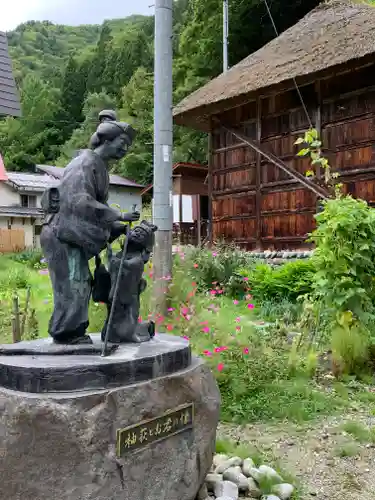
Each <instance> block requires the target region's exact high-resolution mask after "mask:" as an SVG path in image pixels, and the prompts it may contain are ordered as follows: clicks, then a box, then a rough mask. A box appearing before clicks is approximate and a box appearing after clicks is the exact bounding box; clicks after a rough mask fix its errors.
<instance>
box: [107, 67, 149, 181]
mask: <svg viewBox="0 0 375 500" xmlns="http://www.w3.org/2000/svg"><path fill="white" fill-rule="evenodd" d="M153 88H154V80H153V75H152V73H149V72H148V71H147V70H146V68H142V67H141V68H138V69H137V70H136V71H135V73H134V75H133V76H132V78H131V79H130V81H129V83H128V85H126V86H125V87H124V88H123V91H122V108H121V111H120V116H121V118H122V119H124V120H126V121H128V122H129V123H131V125H132V126H133V127H134V128H135V129H136V130H137V137H136V139H135V142H134V144H133V145H132V147H131V149H130V151H129V153H128V154H127V155H126V157H125V158H124V159H123V160H122V161H121V162H120V164H119V165H118V166H115V168H116V170H117V172H118V173H120V174H122V175H125V176H126V177H129V178H131V179H133V180H136V181H138V182H139V183H141V184H148V183H150V182H151V181H152V162H153Z"/></svg>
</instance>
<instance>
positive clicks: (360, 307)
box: [309, 196, 375, 371]
mask: <svg viewBox="0 0 375 500" xmlns="http://www.w3.org/2000/svg"><path fill="white" fill-rule="evenodd" d="M316 221H317V228H316V230H315V231H314V232H313V233H312V235H311V237H310V241H312V242H314V243H315V246H316V250H315V252H314V255H313V257H312V262H313V264H314V267H315V269H316V273H315V275H314V282H313V293H312V295H311V297H310V299H309V303H310V304H312V306H311V307H312V308H315V309H316V307H319V308H320V314H321V316H323V322H324V323H325V329H326V331H329V332H333V336H332V341H333V347H334V355H335V356H336V358H337V360H338V361H340V362H341V363H343V367H344V370H347V371H352V370H355V369H356V368H359V367H360V365H362V364H363V363H365V362H366V360H367V357H368V348H367V347H368V346H369V345H371V344H373V342H374V339H373V334H372V331H373V326H374V324H375V308H374V304H375V302H374V301H375V281H374V276H375V246H374V245H373V244H372V242H373V241H374V238H375V210H374V209H373V208H371V207H369V206H368V205H367V203H366V202H365V201H363V200H355V199H353V198H352V197H351V196H345V197H342V196H340V197H338V198H336V199H332V200H328V201H326V202H324V203H323V211H322V212H320V213H319V214H318V215H316ZM360 360H361V363H359V361H360Z"/></svg>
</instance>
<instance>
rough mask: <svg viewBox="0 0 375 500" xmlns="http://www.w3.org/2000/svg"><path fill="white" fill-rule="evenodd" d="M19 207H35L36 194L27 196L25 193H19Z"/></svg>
mask: <svg viewBox="0 0 375 500" xmlns="http://www.w3.org/2000/svg"><path fill="white" fill-rule="evenodd" d="M21 207H23V208H35V207H36V196H33V195H31V196H29V195H27V194H21Z"/></svg>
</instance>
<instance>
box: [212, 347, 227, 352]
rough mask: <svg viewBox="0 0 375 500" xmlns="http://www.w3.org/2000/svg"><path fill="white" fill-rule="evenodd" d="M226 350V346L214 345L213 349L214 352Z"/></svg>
mask: <svg viewBox="0 0 375 500" xmlns="http://www.w3.org/2000/svg"><path fill="white" fill-rule="evenodd" d="M227 350H228V347H225V346H223V347H215V349H214V351H215V352H223V351H227Z"/></svg>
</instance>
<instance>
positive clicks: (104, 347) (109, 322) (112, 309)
mask: <svg viewBox="0 0 375 500" xmlns="http://www.w3.org/2000/svg"><path fill="white" fill-rule="evenodd" d="M136 208H137V206H136V205H134V206H133V212H135V209H136ZM131 225H132V223H131V222H129V224H128V226H127V229H126V239H125V242H124V247H123V249H122V255H121V260H120V266H119V270H118V274H117V278H116V285H115V290H114V292H113V299H112V305H111V311H110V313H109V318H108V323H107V328H106V332H105V337H104V342H103V346H102V354H101V356H102V357H105V356H107V346H108V337H109V331H110V328H111V326H112V320H113V314H114V310H115V305H116V300H117V295H118V291H119V288H120V278H121V274H122V269H123V267H124V262H125V256H126V251H127V249H128V241H129V232H130V229H131Z"/></svg>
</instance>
